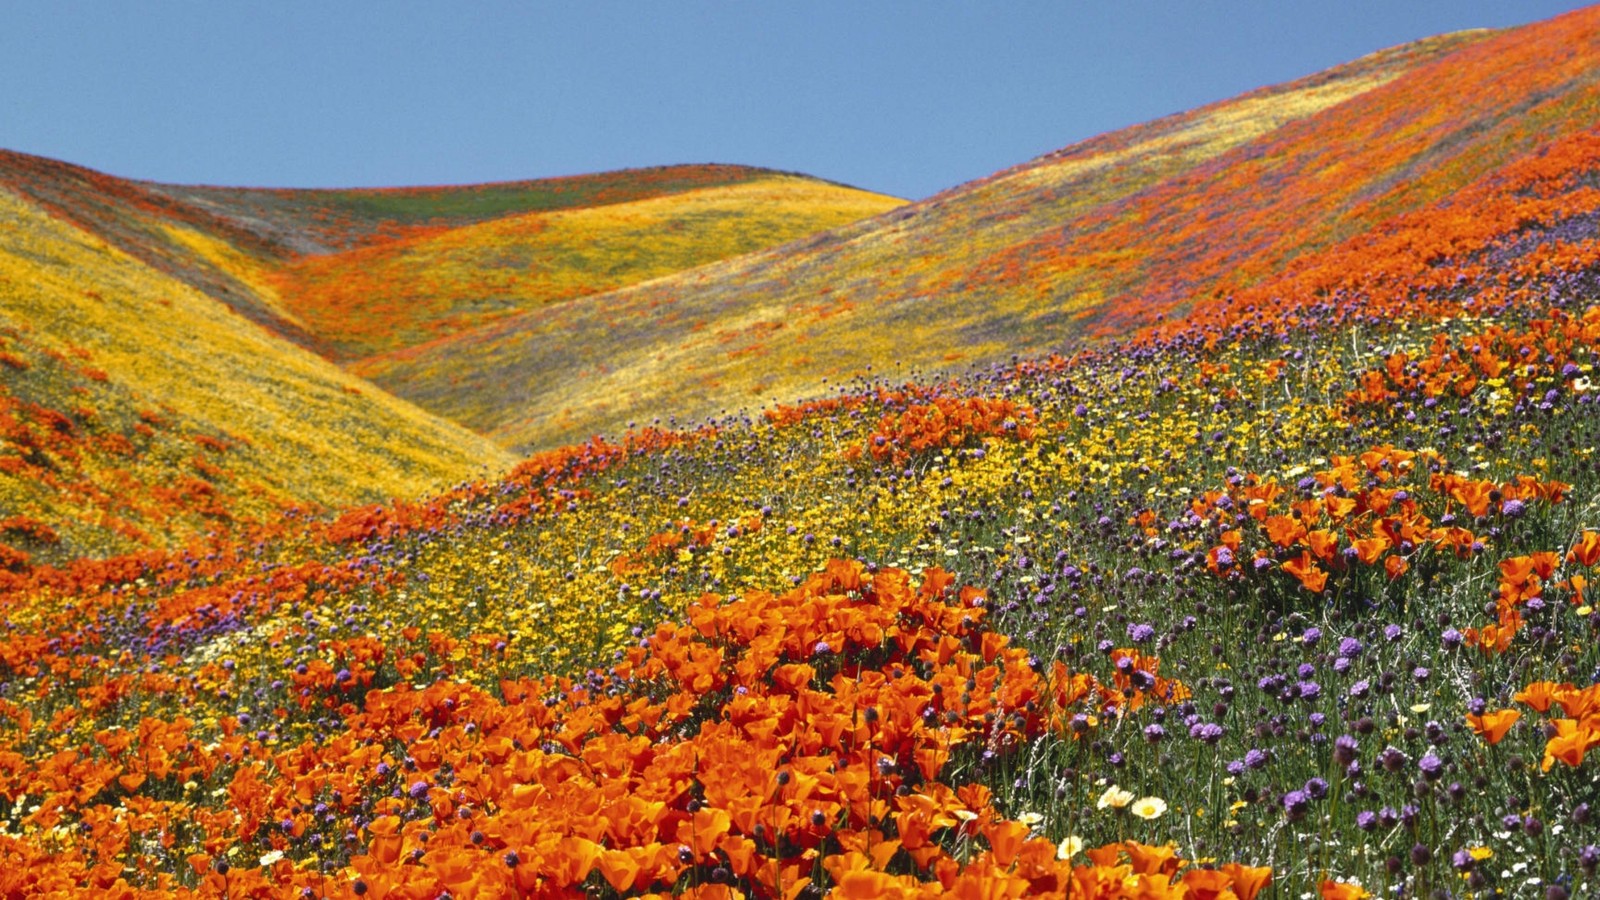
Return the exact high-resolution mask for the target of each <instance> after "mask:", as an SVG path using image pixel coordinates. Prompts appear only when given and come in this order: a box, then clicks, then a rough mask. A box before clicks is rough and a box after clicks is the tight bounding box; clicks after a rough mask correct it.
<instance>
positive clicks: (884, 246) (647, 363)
mask: <svg viewBox="0 0 1600 900" xmlns="http://www.w3.org/2000/svg"><path fill="white" fill-rule="evenodd" d="M1597 20H1600V15H1597V14H1596V13H1595V11H1593V10H1588V11H1581V12H1579V13H1574V14H1571V15H1568V16H1565V17H1562V18H1559V19H1555V20H1552V21H1550V22H1546V23H1541V24H1538V25H1534V26H1528V27H1525V28H1521V29H1516V30H1513V31H1508V32H1502V33H1489V32H1472V33H1465V34H1457V35H1450V36H1445V37H1442V38H1436V39H1433V40H1429V41H1423V42H1420V43H1417V44H1413V45H1408V46H1405V47H1400V48H1396V49H1394V50H1390V51H1386V52H1383V53H1378V54H1375V55H1373V56H1371V57H1368V58H1366V59H1364V60H1360V61H1358V62H1355V63H1352V64H1350V65H1347V66H1344V67H1340V68H1337V69H1334V70H1331V71H1329V72H1325V73H1321V74H1319V75H1316V76H1312V77H1310V78H1306V79H1303V80H1301V81H1298V82H1294V83H1291V84H1287V85H1283V86H1279V87H1274V88H1266V89H1262V90H1259V91H1255V92H1252V93H1250V94H1247V95H1245V96H1243V97H1240V98H1237V99H1235V100H1231V101H1225V102H1222V103H1218V104H1214V105H1212V106H1208V107H1204V108H1201V109H1198V110H1195V111H1192V112H1188V113H1183V114H1180V115H1177V116H1173V117H1169V118H1167V119H1163V120H1159V121H1156V122H1152V123H1149V124H1147V125H1143V126H1139V127H1136V128H1132V129H1128V130H1126V131H1122V132H1117V133H1113V134H1109V135H1105V136H1102V137H1099V138H1095V139H1093V140H1090V141H1087V142H1084V143H1083V144H1080V145H1076V146H1073V147H1069V148H1067V149H1065V150H1062V151H1060V152H1058V153H1054V154H1050V155H1049V156H1046V157H1043V158H1040V159H1037V160H1034V161H1032V162H1030V163H1027V164H1024V165H1021V166H1018V167H1016V168H1014V169H1011V170H1008V171H1005V172H1001V173H998V174H996V175H994V176H992V177H990V178H987V179H984V180H981V181H978V182H974V183H972V184H969V185H963V186H961V187H958V188H954V189H952V190H950V191H947V192H944V193H942V194H940V195H938V196H935V197H933V198H930V199H928V200H925V201H922V202H919V203H916V204H913V205H910V206H907V207H904V208H902V209H899V210H895V211H892V212H890V213H886V214H884V215H882V216H879V217H877V218H874V219H869V220H864V221H862V222H860V223H857V224H855V225H852V226H848V227H846V228H842V229H837V230H835V231H833V232H829V233H827V234H825V235H818V236H817V237H815V238H812V239H810V240H809V241H805V242H801V243H800V244H797V245H790V246H785V247H782V248H777V249H774V250H771V251H767V252H765V253H759V254H754V255H750V256H745V257H741V258H738V259H736V260H732V261H728V262H726V263H723V264H721V265H719V266H712V267H705V268H700V269H695V270H692V271H686V272H683V273H681V274H679V275H676V276H672V277H669V278H666V279H662V280H658V281H654V282H651V283H649V284H646V285H641V286H638V287H634V288H629V289H624V290H621V291H616V292H613V293H611V294H608V295H604V296H600V297H593V298H589V299H588V300H587V301H586V302H584V303H581V304H558V305H553V306H550V307H547V308H543V309H539V310H536V311H532V312H529V313H526V314H524V315H521V316H516V317H510V318H507V319H504V320H502V321H499V322H495V323H493V324H491V325H488V326H484V327H482V328H479V329H476V330H473V331H469V332H463V333H462V334H460V335H458V336H456V337H454V338H451V339H447V340H441V341H438V342H435V343H433V344H430V345H427V346H424V347H422V348H419V349H418V350H414V351H404V352H398V353H393V354H390V355H388V356H385V357H379V358H375V359H372V360H368V361H366V362H365V363H363V364H362V366H361V369H360V371H361V372H362V373H363V374H364V375H366V376H367V377H369V378H371V379H373V380H374V381H376V382H377V383H379V384H382V385H384V386H385V387H386V388H388V389H390V390H392V391H393V392H395V393H396V394H397V395H399V396H402V397H405V398H407V399H410V400H412V401H413V402H416V403H417V404H419V405H421V406H423V407H425V408H428V409H432V410H435V411H438V412H439V413H441V414H443V415H446V416H449V417H451V418H453V419H455V420H456V421H459V422H462V423H464V424H466V425H467V426H469V427H471V428H473V429H474V430H476V431H479V432H481V433H484V434H488V435H491V436H492V437H493V438H494V439H495V440H497V441H499V442H500V443H502V444H504V445H506V446H511V447H520V448H524V449H526V448H531V447H540V446H547V445H551V444H556V443H560V442H563V441H567V440H573V439H577V438H581V437H582V436H585V435H588V434H592V433H596V432H614V431H617V430H619V429H621V428H623V427H624V426H625V425H626V423H628V422H630V421H648V420H651V419H653V418H655V417H657V416H660V415H662V414H664V413H673V414H676V415H677V416H678V418H679V419H680V420H682V421H694V420H698V419H701V418H703V417H705V416H708V415H716V414H719V413H720V412H722V411H731V410H735V409H738V408H740V407H745V406H756V405H760V404H761V403H766V402H772V401H774V400H779V401H781V400H788V399H792V398H795V397H799V396H806V395H811V394H816V393H819V392H821V391H823V390H824V389H825V379H828V378H832V379H835V380H837V379H839V378H841V377H846V378H847V377H849V376H851V375H854V374H856V373H859V372H863V371H866V370H867V369H868V367H874V366H875V367H877V370H878V371H884V370H885V369H886V368H887V369H892V370H894V371H899V372H910V371H916V370H920V371H923V372H934V371H953V370H955V369H957V368H959V367H960V366H965V365H971V364H987V363H992V362H997V361H1004V360H1007V359H1009V358H1010V357H1011V356H1012V355H1013V354H1018V353H1023V354H1027V353H1038V352H1044V351H1048V350H1052V349H1055V348H1058V347H1061V346H1063V345H1064V344H1068V343H1074V342H1079V341H1082V340H1086V339H1092V338H1095V337H1097V336H1104V335H1110V334H1121V333H1126V332H1127V331H1128V330H1129V329H1132V328H1135V327H1138V326H1140V325H1143V324H1149V323H1151V322H1154V321H1155V320H1156V319H1157V318H1159V317H1160V316H1162V315H1164V314H1165V315H1176V314H1180V313H1182V312H1183V311H1184V310H1185V309H1187V308H1188V307H1189V306H1191V305H1192V304H1195V303H1199V302H1209V300H1210V299H1211V298H1213V297H1216V296H1225V295H1228V294H1230V293H1233V292H1237V291H1241V290H1244V289H1246V288H1249V287H1251V286H1252V285H1256V284H1258V283H1261V282H1263V281H1265V280H1268V279H1270V278H1271V277H1273V276H1275V275H1276V274H1278V273H1280V272H1283V271H1285V270H1286V269H1287V268H1288V267H1290V266H1291V264H1294V263H1295V261H1296V260H1301V263H1300V265H1307V263H1305V262H1304V258H1306V257H1308V256H1310V255H1312V254H1314V253H1316V252H1317V251H1322V250H1326V249H1328V248H1330V247H1334V246H1336V245H1337V244H1338V243H1339V242H1341V241H1344V240H1347V239H1349V238H1351V237H1352V236H1355V235H1359V234H1363V233H1365V232H1367V231H1368V230H1369V229H1373V228H1377V227H1380V226H1382V225H1383V224H1384V223H1385V222H1388V221H1389V220H1391V219H1392V218H1393V217H1395V216H1397V215H1400V214H1403V213H1406V212H1410V211H1415V210H1418V209H1422V208H1424V207H1426V206H1427V205H1428V204H1430V203H1433V202H1436V201H1440V200H1441V199H1443V198H1446V197H1448V196H1449V195H1450V193H1451V192H1453V191H1455V190H1457V189H1460V188H1462V187H1463V186H1465V185H1467V184H1470V183H1472V182H1474V181H1476V180H1478V179H1481V178H1484V177H1488V176H1489V175H1490V174H1491V173H1492V172H1494V170H1495V169H1496V167H1498V166H1499V165H1501V164H1503V163H1504V162H1506V161H1508V160H1510V159H1512V158H1515V157H1516V156H1518V155H1520V154H1522V153H1526V152H1527V151H1529V150H1531V149H1533V148H1534V147H1535V146H1537V145H1538V144H1539V143H1541V142H1543V141H1546V140H1550V139H1552V138H1554V137H1558V136H1560V135H1563V134H1569V133H1573V132H1576V131H1581V130H1586V129H1588V128H1590V127H1592V125H1593V123H1594V121H1595V120H1596V114H1597V111H1600V106H1597V103H1600V100H1597V90H1600V86H1597V71H1600V69H1597V67H1596V55H1595V54H1596V48H1597V47H1600V35H1597ZM602 336H603V337H602Z"/></svg>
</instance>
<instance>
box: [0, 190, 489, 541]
mask: <svg viewBox="0 0 1600 900" xmlns="http://www.w3.org/2000/svg"><path fill="white" fill-rule="evenodd" d="M0 222H3V224H4V227H3V228H0V335H3V337H4V342H5V348H4V350H5V355H4V357H3V359H0V363H3V364H4V366H3V368H0V375H3V378H0V428H3V429H4V440H3V442H0V510H3V512H4V515H0V518H4V519H6V520H7V521H12V520H26V521H27V522H30V523H36V524H37V525H38V526H40V527H39V528H32V527H29V528H24V529H21V531H23V532H26V533H25V534H24V535H23V536H24V538H26V539H27V540H28V541H31V542H32V543H31V544H30V545H29V547H28V548H24V550H23V552H31V553H34V554H36V555H38V557H39V559H40V560H41V561H43V560H49V559H54V558H63V557H70V556H77V555H85V554H103V553H105V552H108V551H111V550H118V549H128V548H130V547H138V546H151V545H156V546H163V545H169V544H171V543H174V542H177V541H181V540H183V539H185V538H188V537H192V536H196V535H202V534H205V533H206V532H208V531H215V530H227V529H230V528H233V527H236V526H239V525H242V524H247V523H250V522H260V521H263V520H265V519H267V518H269V517H271V516H273V515H275V514H276V513H277V512H278V511H280V510H281V509H282V508H283V507H285V506H289V505H296V506H311V507H325V508H331V507H338V506H345V505H349V504H352V503H359V502H371V501H374V500H379V499H384V498H389V497H395V496H415V495H418V494H420V493H422V492H424V491H427V490H429V489H433V488H437V487H438V486H440V485H442V484H445V483H448V482H452V481H457V480H460V479H463V478H466V477H468V476H470V475H473V474H481V473H482V472H483V471H484V470H486V469H488V470H494V471H499V470H502V469H504V468H505V467H506V466H507V465H508V464H509V462H510V459H509V457H507V455H506V454H505V453H504V452H503V451H501V450H499V449H498V448H496V447H495V446H493V445H491V444H489V443H487V442H486V441H484V440H483V439H481V438H479V437H478V436H476V435H474V434H471V433H470V432H467V431H465V430H463V429H461V428H459V427H457V426H454V425H451V424H449V423H447V422H444V421H443V420H440V419H438V418H436V417H433V416H431V415H428V414H426V413H423V412H421V411H420V410H417V409H416V408H414V407H412V406H410V405H409V404H406V403H404V402H403V401H399V400H396V399H395V398H393V397H391V396H389V395H387V394H385V393H383V392H382V391H380V390H377V389H375V388H373V387H372V386H371V385H370V384H367V383H366V382H363V381H361V380H360V379H357V378H354V377H352V376H350V375H347V374H345V373H343V372H341V371H340V370H338V369H337V368H335V367H334V366H332V365H331V364H329V363H327V362H326V361H324V360H322V359H320V358H318V357H316V356H314V355H312V354H310V353H308V352H306V351H304V350H301V349H299V348H297V347H295V346H293V345H292V344H289V343H288V342H286V341H284V340H282V339H281V338H278V337H276V336H274V335H272V334H270V333H268V332H266V331H265V330H263V329H262V328H260V327H259V326H257V325H255V324H253V323H251V322H249V321H247V320H246V319H244V318H242V317H240V316H238V315H236V314H234V313H233V312H232V311H230V310H229V309H228V308H227V306H226V305H224V304H222V303H220V302H218V301H217V300H215V299H213V298H211V297H209V296H207V295H205V294H203V293H201V292H200V291H198V290H195V289H194V288H192V287H190V286H188V285H186V284H184V283H182V282H180V281H178V280H177V279H175V278H172V277H170V276H168V275H166V274H163V273H162V272H160V271H157V270H156V269H154V268H152V267H150V266H148V265H145V264H143V263H141V262H139V261H138V260H136V259H134V258H132V257H130V256H128V255H126V254H124V253H122V252H120V251H118V250H117V249H115V248H114V247H112V246H110V245H109V244H107V243H106V242H104V241H102V240H100V239H98V238H96V237H94V236H91V235H89V234H87V233H86V232H84V231H82V230H80V229H77V228H74V227H72V226H71V225H69V224H67V223H65V222H62V221H61V220H59V219H57V218H55V217H52V216H51V215H49V214H48V213H46V212H45V211H44V210H42V209H40V208H38V207H36V206H34V205H32V204H29V203H27V202H25V201H24V200H22V199H21V198H19V197H18V196H17V195H15V194H13V193H11V192H9V191H3V190H0ZM52 535H53V537H52ZM46 538H49V539H46ZM0 540H4V537H0Z"/></svg>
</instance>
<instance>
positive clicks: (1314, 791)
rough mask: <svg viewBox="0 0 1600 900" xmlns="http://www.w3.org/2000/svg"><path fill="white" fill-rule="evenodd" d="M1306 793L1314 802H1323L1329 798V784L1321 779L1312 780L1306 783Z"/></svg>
mask: <svg viewBox="0 0 1600 900" xmlns="http://www.w3.org/2000/svg"><path fill="white" fill-rule="evenodd" d="M1305 791H1306V793H1307V794H1310V795H1311V799H1313V800H1321V799H1323V798H1325V797H1327V796H1328V782H1327V781H1325V780H1323V779H1321V778H1312V779H1309V780H1307V781H1306V787H1305Z"/></svg>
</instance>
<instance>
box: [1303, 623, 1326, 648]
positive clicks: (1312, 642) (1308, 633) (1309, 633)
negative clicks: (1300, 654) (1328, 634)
mask: <svg viewBox="0 0 1600 900" xmlns="http://www.w3.org/2000/svg"><path fill="white" fill-rule="evenodd" d="M1300 639H1301V641H1303V642H1304V643H1305V645H1306V646H1307V647H1315V646H1316V645H1317V641H1320V640H1322V629H1321V628H1318V627H1316V626H1315V625H1313V626H1311V627H1310V628H1307V629H1306V630H1305V633H1304V634H1302V635H1300Z"/></svg>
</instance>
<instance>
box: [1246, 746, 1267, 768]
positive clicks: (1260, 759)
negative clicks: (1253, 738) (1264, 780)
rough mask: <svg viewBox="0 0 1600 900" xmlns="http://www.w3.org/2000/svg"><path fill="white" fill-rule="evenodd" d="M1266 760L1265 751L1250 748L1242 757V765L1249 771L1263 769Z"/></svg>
mask: <svg viewBox="0 0 1600 900" xmlns="http://www.w3.org/2000/svg"><path fill="white" fill-rule="evenodd" d="M1267 760H1268V757H1267V753H1266V751H1265V750H1258V749H1256V748H1254V747H1252V748H1250V750H1249V752H1247V753H1246V754H1245V755H1244V764H1245V766H1246V767H1248V768H1251V769H1261V768H1265V767H1266V765H1267Z"/></svg>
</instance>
